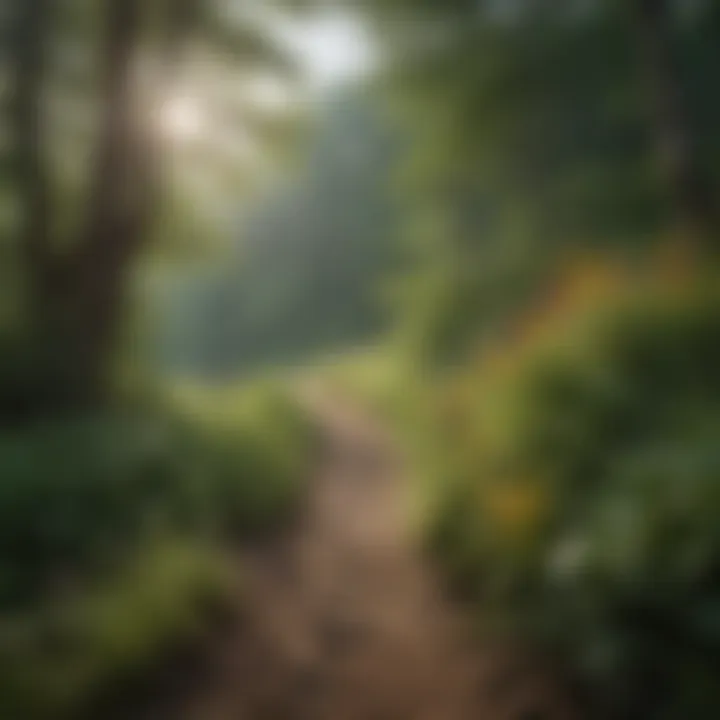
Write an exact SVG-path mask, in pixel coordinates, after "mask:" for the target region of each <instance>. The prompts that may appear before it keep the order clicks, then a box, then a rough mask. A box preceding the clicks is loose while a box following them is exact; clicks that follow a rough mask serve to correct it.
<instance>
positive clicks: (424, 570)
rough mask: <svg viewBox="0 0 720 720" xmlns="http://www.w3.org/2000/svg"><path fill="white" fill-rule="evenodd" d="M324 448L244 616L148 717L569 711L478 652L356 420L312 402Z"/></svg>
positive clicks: (391, 472)
mask: <svg viewBox="0 0 720 720" xmlns="http://www.w3.org/2000/svg"><path fill="white" fill-rule="evenodd" d="M317 415H318V417H319V418H320V421H321V423H322V426H323V428H324V436H325V443H324V451H323V453H322V458H321V461H320V463H319V468H318V471H317V473H316V477H315V479H314V487H313V490H312V492H311V494H310V498H309V500H308V506H307V508H306V511H305V512H304V514H303V517H302V520H301V521H300V523H299V525H298V527H296V528H294V529H293V530H292V532H291V533H289V535H288V536H287V537H285V538H283V539H282V540H279V541H277V542H275V543H274V544H273V546H272V547H263V548H262V549H259V550H257V549H256V550H254V551H250V552H248V554H247V557H244V558H243V560H242V575H243V578H244V586H245V587H244V591H243V597H244V598H245V600H244V608H245V609H244V613H245V617H244V621H243V622H242V623H240V624H238V627H237V629H235V630H233V631H232V632H230V633H229V634H228V635H227V637H225V638H223V640H222V642H221V643H220V645H221V647H220V648H219V650H218V652H217V653H216V654H215V656H213V658H212V663H211V666H210V667H209V668H207V669H206V672H204V673H203V678H204V679H203V680H202V682H199V683H198V687H196V688H187V692H186V693H185V695H186V696H185V697H183V700H182V702H181V703H180V704H181V707H178V706H177V705H176V706H175V708H174V709H173V710H165V711H164V712H158V711H157V710H156V711H155V712H153V713H152V715H151V717H152V719H153V720H160V719H161V718H163V719H164V718H167V719H168V720H470V719H471V718H472V719H473V720H477V719H482V718H486V719H487V720H546V719H547V720H566V719H567V718H571V717H574V716H573V715H572V714H571V713H570V711H569V709H568V708H567V707H565V706H564V704H563V702H562V697H561V694H560V693H559V691H558V690H557V688H555V686H554V684H553V683H552V682H550V681H549V680H548V679H547V678H546V677H544V673H543V672H541V671H539V670H538V668H536V667H534V668H532V669H529V668H528V667H527V666H526V664H525V663H520V664H518V661H517V655H516V654H515V653H511V652H509V651H498V650H496V649H493V650H490V649H488V648H484V649H480V648H478V647H477V646H476V645H475V643H474V641H473V640H472V638H473V633H472V632H471V629H470V627H469V625H468V623H467V619H466V618H465V617H464V614H463V613H462V612H461V611H460V610H458V608H457V607H456V606H455V604H454V603H453V602H452V601H450V600H449V599H448V598H447V597H446V596H445V595H444V593H443V590H442V587H441V583H440V582H438V580H437V578H436V577H435V575H434V573H433V571H432V569H431V568H430V567H429V565H428V563H427V561H426V560H425V559H424V558H423V557H422V553H421V552H420V551H419V549H418V548H417V546H416V543H415V540H414V538H413V534H412V532H411V528H410V523H409V519H408V517H407V513H406V508H407V507H408V505H409V503H408V501H407V497H406V493H407V492H408V488H407V485H406V482H405V478H404V477H403V472H402V470H401V467H400V464H399V463H398V461H397V459H396V458H395V457H394V456H393V453H392V451H391V450H390V446H389V444H388V443H387V442H386V440H385V439H384V438H383V437H382V436H381V435H380V434H379V433H378V432H377V431H375V429H374V427H373V425H372V424H371V423H369V422H367V421H366V420H364V419H363V418H362V417H361V416H359V415H357V414H353V413H351V412H348V411H347V410H343V409H340V408H338V407H333V406H332V404H326V405H324V406H323V405H322V403H320V404H319V405H318V406H317Z"/></svg>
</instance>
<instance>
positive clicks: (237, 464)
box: [174, 383, 314, 536]
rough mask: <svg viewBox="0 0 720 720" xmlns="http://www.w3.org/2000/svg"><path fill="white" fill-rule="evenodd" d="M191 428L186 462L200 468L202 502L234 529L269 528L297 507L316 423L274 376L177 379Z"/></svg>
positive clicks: (218, 522)
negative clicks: (229, 383) (212, 381)
mask: <svg viewBox="0 0 720 720" xmlns="http://www.w3.org/2000/svg"><path fill="white" fill-rule="evenodd" d="M174 402H175V403H176V404H177V407H179V408H180V410H181V413H182V415H183V416H184V418H185V423H186V430H189V434H188V437H187V439H186V442H185V447H184V448H178V452H179V453H180V454H181V456H182V457H183V463H184V464H185V465H186V466H187V467H190V468H195V480H194V487H195V488H196V491H197V495H198V497H197V498H196V503H199V506H201V507H205V508H206V509H207V512H208V513H209V517H208V520H209V521H210V522H211V524H212V525H213V526H214V527H216V528H217V527H219V528H223V529H224V530H225V531H228V532H230V533H231V534H232V535H240V536H242V535H247V534H248V533H257V532H264V531H267V530H271V529H273V528H274V527H276V526H277V525H278V523H281V522H282V521H283V520H287V518H288V516H289V514H290V513H291V512H292V511H293V509H295V508H296V506H297V502H298V501H299V499H300V498H301V496H302V494H303V490H304V481H305V480H306V479H307V478H308V476H309V472H310V460H311V458H312V448H313V445H314V438H313V434H314V433H313V428H312V425H311V423H310V421H309V419H308V418H307V417H306V416H305V414H304V412H303V411H302V410H301V409H300V408H299V407H298V405H297V404H296V403H295V402H293V401H292V400H290V399H289V398H288V397H287V396H286V395H285V394H283V392H282V391H280V390H279V389H278V388H276V387H274V386H273V385H272V384H269V385H264V384H259V383H258V384H256V385H254V386H249V387H248V386H243V385H240V386H238V387H237V388H235V389H233V388H231V387H226V386H219V387H216V388H209V387H202V386H192V385H186V386H179V387H176V389H175V401H174Z"/></svg>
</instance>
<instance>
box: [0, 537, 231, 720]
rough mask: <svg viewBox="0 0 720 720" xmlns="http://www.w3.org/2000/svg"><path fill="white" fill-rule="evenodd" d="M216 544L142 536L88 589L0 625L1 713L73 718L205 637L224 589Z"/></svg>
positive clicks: (226, 578) (33, 719)
mask: <svg viewBox="0 0 720 720" xmlns="http://www.w3.org/2000/svg"><path fill="white" fill-rule="evenodd" d="M228 568H229V565H228V564H226V563H225V562H224V561H223V559H222V556H221V555H219V554H218V552H217V549H212V548H210V547H207V548H204V547H201V546H198V545H197V544H193V545H189V544H187V543H182V542H178V541H177V539H167V540H164V541H157V542H154V543H152V544H150V543H148V544H146V546H145V547H144V548H143V550H142V552H141V553H139V554H137V555H135V556H132V557H131V558H128V559H127V560H126V562H125V563H123V565H122V566H121V567H120V568H119V569H116V570H115V572H113V573H112V575H110V576H108V577H106V578H104V579H103V580H101V581H99V582H96V583H95V584H94V585H93V587H92V588H90V589H87V590H86V591H84V592H82V593H78V594H74V595H73V596H71V597H66V598H61V599H59V600H55V601H54V602H52V603H48V604H47V605H45V606H44V607H43V608H42V609H41V610H38V609H34V610H33V611H32V612H30V613H18V614H16V615H11V616H7V615H6V616H5V617H4V618H3V623H2V626H0V715H1V716H2V717H7V718H23V720H45V719H46V718H47V719H48V720H50V718H52V720H58V719H59V718H65V717H75V716H76V715H77V714H78V713H81V712H82V711H84V710H85V709H86V708H87V707H88V706H89V705H90V704H91V703H92V702H94V701H95V700H96V699H97V698H99V697H100V696H102V695H104V694H106V693H110V692H111V691H113V690H114V689H115V688H118V689H119V688H121V687H122V686H123V685H124V684H126V683H127V684H131V683H132V682H133V681H134V680H135V679H136V678H139V677H141V676H142V675H143V674H144V673H146V672H148V671H151V670H152V669H153V668H154V666H156V665H158V664H162V663H163V662H165V661H167V660H168V659H169V657H170V656H171V655H172V654H173V653H174V652H175V651H176V650H178V649H180V648H182V647H183V646H184V645H190V644H192V643H195V642H198V641H200V640H201V638H202V636H203V634H204V633H205V632H206V631H207V630H208V628H209V627H210V625H211V623H212V620H213V615H214V608H219V607H220V605H222V604H223V603H225V602H226V601H227V600H228V599H229V597H230V589H231V582H232V580H231V577H230V574H229V570H228Z"/></svg>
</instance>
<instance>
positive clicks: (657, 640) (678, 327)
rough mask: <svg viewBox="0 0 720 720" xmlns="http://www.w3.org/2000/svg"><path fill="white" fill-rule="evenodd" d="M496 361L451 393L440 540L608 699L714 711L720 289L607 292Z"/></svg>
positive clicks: (526, 628) (634, 713) (520, 622)
mask: <svg viewBox="0 0 720 720" xmlns="http://www.w3.org/2000/svg"><path fill="white" fill-rule="evenodd" d="M497 360H498V359H497V358H495V359H494V360H493V361H491V362H486V364H485V365H484V366H482V365H481V369H480V372H479V373H477V372H476V373H475V375H474V378H473V376H472V375H471V376H469V377H466V378H465V379H464V380H463V381H462V382H461V383H460V386H459V388H457V389H456V390H455V391H454V393H453V397H454V399H453V400H452V401H451V402H450V403H449V404H450V405H451V406H452V413H451V415H452V419H453V423H455V425H454V426H453V428H452V431H451V432H448V433H447V434H446V437H445V439H444V441H443V442H444V444H443V445H442V448H441V452H442V453H443V455H442V458H441V460H440V461H438V462H437V466H438V467H440V468H442V471H443V473H444V474H443V477H444V478H445V481H443V482H440V483H439V484H438V485H437V491H436V492H437V494H438V498H439V499H438V502H437V503H436V505H435V515H434V517H433V518H432V520H433V522H432V526H431V531H432V533H433V535H432V537H433V540H434V543H435V547H436V548H437V549H438V550H439V551H440V552H441V553H442V555H443V557H444V558H445V559H446V562H447V564H448V566H449V567H450V568H451V569H452V570H453V571H454V572H455V573H456V575H457V576H458V577H459V578H460V579H461V580H462V581H463V583H464V585H465V586H470V587H472V588H474V589H475V590H476V592H478V593H480V595H481V597H482V598H483V599H484V601H485V603H486V606H488V604H489V606H490V607H492V606H493V605H495V606H496V607H497V608H498V609H500V610H501V611H502V612H501V614H502V615H503V616H505V617H506V618H507V616H508V615H509V616H511V620H512V623H513V625H514V626H515V628H516V629H518V630H520V631H523V632H527V633H533V634H534V636H535V637H537V638H539V639H541V640H543V641H545V642H551V643H553V644H554V645H555V647H557V648H559V649H560V650H562V651H563V652H564V653H565V655H566V657H567V658H568V660H569V661H570V662H571V664H572V666H573V667H574V668H575V669H576V670H577V671H578V672H579V673H580V674H582V676H583V677H584V678H585V679H586V680H587V681H588V683H589V684H590V685H591V686H592V687H593V688H595V689H599V690H601V692H598V697H599V698H602V700H603V704H605V703H607V704H609V705H610V706H611V707H610V708H606V709H610V710H613V711H617V712H618V713H625V714H626V715H627V716H629V717H640V716H642V717H668V718H683V720H685V718H693V717H697V718H701V717H710V716H714V715H715V714H717V712H718V711H719V710H720V705H718V701H717V693H716V691H715V689H714V683H713V682H712V678H713V677H716V676H717V672H718V671H720V664H719V662H718V660H717V658H718V657H720V624H718V617H720V529H719V528H720V526H719V525H718V523H717V518H718V515H719V514H720V450H718V448H720V374H718V371H717V369H718V367H720V295H719V294H718V293H717V292H716V291H714V290H712V289H708V288H707V287H698V288H696V289H695V290H693V291H690V290H685V291H682V292H672V293H670V292H666V291H660V290H657V289H654V290H653V291H652V292H640V293H635V294H632V295H628V296H625V297H621V298H618V299H617V301H616V302H609V301H607V300H606V301H605V303H604V304H603V306H601V307H599V308H595V309H594V310H593V311H587V310H584V311H583V312H582V313H579V315H578V317H577V318H576V319H575V320H573V321H570V320H568V316H567V314H565V315H562V314H561V315H560V316H559V317H557V318H556V320H555V325H554V326H551V327H550V328H549V332H546V333H545V334H544V335H543V337H542V339H541V340H540V339H538V338H534V339H533V342H530V343H527V344H525V345H524V346H523V345H521V346H520V347H516V348H514V354H511V356H509V357H508V358H506V359H505V360H504V361H500V362H498V361H497ZM448 393H449V391H447V390H446V391H445V392H444V393H443V398H445V397H446V396H447V395H448ZM444 402H445V403H446V404H447V402H448V401H447V400H444ZM447 417H448V416H447V412H446V416H445V419H446V420H447ZM447 478H455V480H453V481H449V480H447ZM651 688H652V690H650V689H651Z"/></svg>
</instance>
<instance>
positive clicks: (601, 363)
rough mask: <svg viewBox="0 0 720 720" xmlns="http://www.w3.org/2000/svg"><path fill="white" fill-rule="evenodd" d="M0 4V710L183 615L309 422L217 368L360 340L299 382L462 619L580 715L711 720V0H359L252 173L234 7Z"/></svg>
mask: <svg viewBox="0 0 720 720" xmlns="http://www.w3.org/2000/svg"><path fill="white" fill-rule="evenodd" d="M313 4H314V3H312V2H311V0H305V1H304V2H299V1H298V0H293V1H292V2H290V0H288V2H285V3H283V2H281V0H277V2H272V3H271V2H268V3H262V4H261V3H258V4H257V6H258V7H259V6H260V5H263V6H265V5H268V6H272V7H271V11H270V15H269V16H268V17H275V18H276V19H277V18H278V17H279V16H278V15H273V13H272V9H273V8H274V9H275V10H278V9H279V7H280V6H281V5H283V6H291V7H292V12H294V13H298V12H303V11H305V12H307V7H308V6H310V5H313ZM320 4H321V5H323V6H324V7H325V8H327V6H328V5H329V4H328V3H320ZM348 4H350V3H344V5H348ZM5 5H6V7H5V8H4V9H3V12H2V13H0V25H1V26H2V27H1V28H0V29H1V30H2V46H1V50H2V53H1V54H0V64H1V66H2V67H0V70H1V71H2V76H3V78H4V79H6V80H7V82H3V89H2V97H1V98H0V100H1V101H2V102H1V103H0V114H1V116H2V129H3V136H4V142H3V143H2V144H1V145H0V157H1V159H2V161H3V164H2V167H3V169H2V173H0V716H2V717H6V716H7V717H8V718H11V719H13V720H14V719H15V718H19V719H22V720H25V718H27V719H28V720H35V719H37V720H52V719H53V718H60V717H72V716H74V715H76V714H77V713H78V712H82V711H83V710H87V708H89V707H92V706H93V703H95V702H96V701H100V700H102V698H103V697H104V696H105V695H106V694H107V693H117V692H120V694H122V690H123V688H124V687H125V684H126V683H128V682H130V681H132V680H133V679H134V678H136V677H137V676H138V675H145V674H147V675H151V673H150V670H151V668H153V667H154V666H155V665H157V664H158V663H162V662H163V661H165V660H166V659H167V657H168V656H170V655H172V654H173V653H174V652H176V651H177V650H178V649H179V648H183V647H185V646H186V645H187V644H193V643H194V642H195V641H197V639H198V638H201V637H203V635H204V633H205V631H206V629H207V628H208V627H209V624H211V623H212V621H213V618H214V617H215V616H216V614H217V612H218V610H219V609H220V608H222V606H223V604H224V601H225V599H226V598H227V597H228V595H232V596H233V597H234V598H235V600H236V599H237V596H238V590H237V588H236V587H235V584H236V581H237V579H238V576H239V577H240V578H242V570H240V571H239V573H238V571H237V570H235V571H234V572H229V562H228V553H232V548H233V546H234V543H236V542H237V541H238V540H244V539H246V538H248V537H250V536H253V537H254V536H257V535H258V534H262V533H265V532H269V531H271V530H275V529H277V528H278V527H281V526H283V525H284V524H286V523H287V521H288V519H289V517H291V514H292V512H293V510H294V509H295V508H296V507H297V506H298V500H299V499H300V497H301V495H302V492H303V489H304V482H303V481H304V479H305V478H306V477H307V476H308V463H309V461H310V460H311V457H312V449H313V445H314V438H313V431H312V428H311V425H310V422H309V420H308V417H306V415H305V414H304V413H303V411H302V410H301V409H300V408H299V407H298V404H297V403H296V402H295V401H294V399H293V397H294V395H293V393H294V388H291V387H290V386H289V385H286V384H285V383H284V382H277V381H276V380H273V381H271V382H268V383H265V382H250V381H249V380H247V381H245V380H243V381H241V382H237V383H236V382H235V378H234V376H235V374H236V373H238V372H240V371H248V370H249V369H250V368H252V369H253V371H255V370H258V369H260V370H262V369H264V368H266V366H270V365H272V366H275V365H279V364H282V363H285V362H288V361H296V360H313V359H316V358H318V357H321V356H322V353H324V352H332V353H333V354H334V353H335V352H336V351H337V350H338V349H342V348H343V346H344V345H351V344H355V343H357V342H362V343H365V342H367V343H368V345H371V346H372V350H368V351H367V352H366V353H364V354H357V355H353V354H349V355H348V356H347V358H345V357H343V356H342V355H341V354H338V355H334V357H336V358H338V361H339V362H338V365H337V368H336V369H335V371H334V372H335V373H336V374H335V375H333V374H332V373H333V371H332V370H328V369H327V367H326V366H324V367H323V371H324V372H325V373H326V375H325V377H326V379H328V380H330V379H333V378H335V379H337V380H340V381H342V382H345V383H350V384H352V386H353V387H354V388H355V389H356V390H357V391H358V392H360V393H363V394H365V395H366V396H369V395H370V394H371V393H373V394H374V395H373V399H374V400H376V401H377V402H378V408H381V409H382V410H383V411H387V413H388V416H389V417H391V418H392V420H393V422H394V423H395V425H396V427H397V429H398V435H399V436H400V437H401V438H403V439H404V440H406V441H407V444H408V449H409V455H410V457H411V458H412V461H413V465H414V469H415V471H416V474H417V478H418V486H417V490H418V493H417V495H418V498H419V500H420V501H421V502H420V504H421V506H422V508H423V510H424V513H423V517H422V519H423V521H424V525H423V528H424V530H425V533H426V537H427V541H428V546H429V549H430V550H431V551H432V552H433V553H434V556H435V557H436V558H437V560H438V562H439V563H440V565H441V567H443V568H444V569H445V570H446V572H447V576H448V578H449V579H450V580H451V582H452V584H453V586H454V587H455V588H456V589H457V590H458V592H459V593H461V594H463V595H464V597H465V598H467V599H468V601H469V602H470V603H471V607H473V608H475V607H477V618H478V624H479V625H480V626H481V628H482V629H483V630H485V631H487V632H498V633H500V634H502V635H506V634H507V635H510V636H512V637H513V638H514V639H520V640H521V642H522V643H527V644H530V645H535V646H537V647H540V648H542V651H543V652H546V653H548V654H551V655H552V656H553V657H555V658H558V659H559V660H560V661H561V664H562V666H563V668H564V670H565V672H566V674H567V676H568V677H569V678H571V679H573V680H577V682H578V685H579V687H581V688H582V690H583V700H584V701H585V704H586V707H587V709H588V710H589V711H590V712H591V713H592V712H596V713H597V714H598V715H599V716H601V717H618V718H623V719H624V718H627V719H628V720H630V718H639V717H641V718H648V720H655V719H657V720H660V719H667V720H694V719H695V718H697V720H704V719H705V718H709V717H714V716H717V715H718V713H719V712H720V701H719V698H718V692H717V688H716V684H717V677H718V674H720V660H719V658H720V622H719V619H720V534H719V531H718V527H719V524H718V522H717V520H718V513H720V484H719V483H720V455H719V454H718V447H720V378H719V377H718V367H719V366H720V296H719V295H718V291H717V289H716V288H717V281H718V268H717V250H718V242H720V218H719V217H718V200H719V197H718V183H719V182H720V145H719V142H720V141H719V137H720V136H719V135H718V132H717V128H718V127H719V126H720V101H718V96H717V93H716V92H715V86H716V84H717V79H718V77H720V5H718V3H716V2H713V0H694V1H693V2H690V1H689V0H687V1H684V0H627V1H625V0H594V1H593V0H590V1H587V0H585V1H582V2H581V0H577V1H576V2H565V3H558V2H555V1H554V0H513V2H510V0H507V1H506V0H484V1H482V2H478V1H477V0H472V1H470V0H423V1H422V2H420V1H414V0H413V1H410V0H375V1H374V2H363V3H357V6H358V7H357V12H358V13H359V14H361V15H362V16H363V17H364V18H365V19H366V20H367V22H368V23H369V24H370V25H371V26H372V27H373V28H374V30H375V38H376V42H377V44H378V48H379V51H378V54H379V56H380V58H381V59H382V61H383V63H382V64H381V66H380V70H381V72H379V74H378V77H377V78H376V83H375V86H374V87H373V88H372V92H367V93H365V92H359V91H358V90H353V91H343V92H341V93H337V94H335V95H334V96H333V97H331V98H330V99H325V100H324V101H323V104H322V109H321V111H320V113H319V117H317V118H315V120H316V121H317V127H316V130H315V131H314V132H311V133H310V134H309V135H307V136H306V139H309V151H308V152H307V153H305V154H304V156H303V157H304V160H303V162H304V165H303V167H302V169H298V168H295V169H294V170H293V171H292V174H290V173H289V174H288V176H286V177H283V178H282V181H281V182H278V183H276V185H275V186H274V187H268V183H267V182H266V181H267V180H268V176H272V173H271V172H266V170H267V168H268V166H269V165H270V164H271V163H269V162H268V160H269V159H271V158H276V157H278V156H280V155H282V153H281V152H279V151H280V150H284V149H285V148H287V147H288V141H289V140H292V139H295V138H296V136H299V135H300V133H299V132H298V130H299V129H300V128H301V126H302V125H303V124H304V123H303V122H299V120H300V118H299V117H298V115H299V114H300V113H299V110H300V108H301V107H302V103H300V102H298V103H294V104H293V103H292V102H285V100H287V97H288V96H287V95H283V98H281V102H280V103H279V104H275V103H273V102H270V103H269V104H266V105H265V106H264V107H263V106H262V105H263V103H259V104H258V103H256V102H254V101H253V100H252V98H250V97H248V96H247V95H246V93H245V90H244V89H243V88H245V84H246V83H247V84H249V86H250V87H252V85H253V81H254V82H256V83H258V81H259V80H260V82H259V86H260V88H261V89H262V88H264V92H266V93H267V92H268V88H273V87H275V88H277V86H276V85H273V83H269V84H268V82H267V76H266V75H265V73H270V74H271V75H272V77H273V78H274V81H278V78H281V79H282V80H281V84H283V83H284V85H283V87H284V88H285V89H286V90H287V89H288V88H289V87H290V86H291V85H292V84H293V82H295V80H297V78H296V75H297V72H298V68H297V67H296V66H295V64H294V63H293V62H291V61H290V60H289V58H288V57H287V53H286V52H285V49H286V48H285V49H281V48H280V47H279V46H278V45H277V43H276V42H275V40H276V39H277V38H274V37H273V34H272V33H271V32H269V30H268V27H267V26H266V25H263V22H264V21H263V17H265V16H263V13H262V12H259V14H258V13H257V12H255V11H254V10H253V8H251V7H250V5H252V4H251V3H248V4H242V7H240V4H238V6H237V8H235V6H232V7H230V6H229V5H228V4H226V3H224V2H221V1H220V0H218V1H217V2H211V1H210V0H207V1H205V2H203V1H201V0H182V2H175V0H152V2H148V1H147V0H104V2H101V3H99V2H92V1H90V0H61V1H59V2H50V0H12V1H11V2H7V3H5ZM265 19H267V18H265ZM263 78H264V80H263ZM257 87H258V85H257V84H256V85H255V88H256V90H257ZM245 89H247V88H245ZM262 94H263V93H260V95H262ZM270 94H271V95H272V92H270ZM266 100H267V97H266ZM280 107H282V108H284V109H279V108H280ZM296 110H297V111H298V112H296ZM203 125H204V127H203ZM252 156H255V157H256V159H257V156H262V158H263V162H257V163H255V162H253V161H252V159H251V158H252ZM301 156H302V154H301ZM259 186H263V187H264V194H263V195H257V194H254V191H256V190H257V189H258V187H259ZM251 191H252V192H251ZM257 198H260V199H257ZM239 206H244V207H245V208H250V209H249V210H247V211H246V212H245V215H244V218H243V219H242V221H241V222H240V223H238V221H237V220H236V217H235V213H236V210H237V208H238V207H239ZM401 216H402V227H400V224H401V223H400V217H401ZM238 224H240V225H241V227H240V228H238ZM219 235H225V236H229V237H230V243H229V245H230V247H229V248H228V249H227V250H226V252H225V254H221V255H220V256H219V260H218V255H214V256H213V257H214V260H209V259H207V258H208V254H207V249H206V248H204V247H203V248H201V249H200V250H199V251H198V248H197V246H198V244H199V245H204V244H207V243H203V242H202V241H205V240H209V239H215V238H216V237H217V236H219ZM198 240H200V241H201V242H200V243H198ZM178 255H190V256H191V257H192V258H193V259H194V260H196V261H197V260H198V258H202V263H201V269H199V268H198V266H197V265H196V266H187V265H186V266H185V269H184V270H182V271H179V270H178V266H177V264H176V258H177V256H178ZM170 258H172V261H171V259H170ZM388 277H391V278H392V279H391V281H390V282H388V281H387V278H388ZM168 278H170V280H169V281H168ZM158 289H159V290H158ZM154 323H156V324H154ZM141 336H142V337H143V342H141V341H140V338H141ZM371 341H372V342H371ZM259 374H260V375H261V376H262V372H260V373H259ZM179 377H182V378H183V379H182V380H180V379H178V378H179ZM188 377H192V378H195V382H197V383H198V384H193V382H191V381H189V380H187V378H188ZM198 378H202V379H203V380H204V381H207V380H208V379H211V380H212V381H213V383H212V384H211V385H210V387H208V386H207V385H202V384H201V381H200V380H198ZM231 380H232V382H231ZM240 594H241V592H240Z"/></svg>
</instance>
